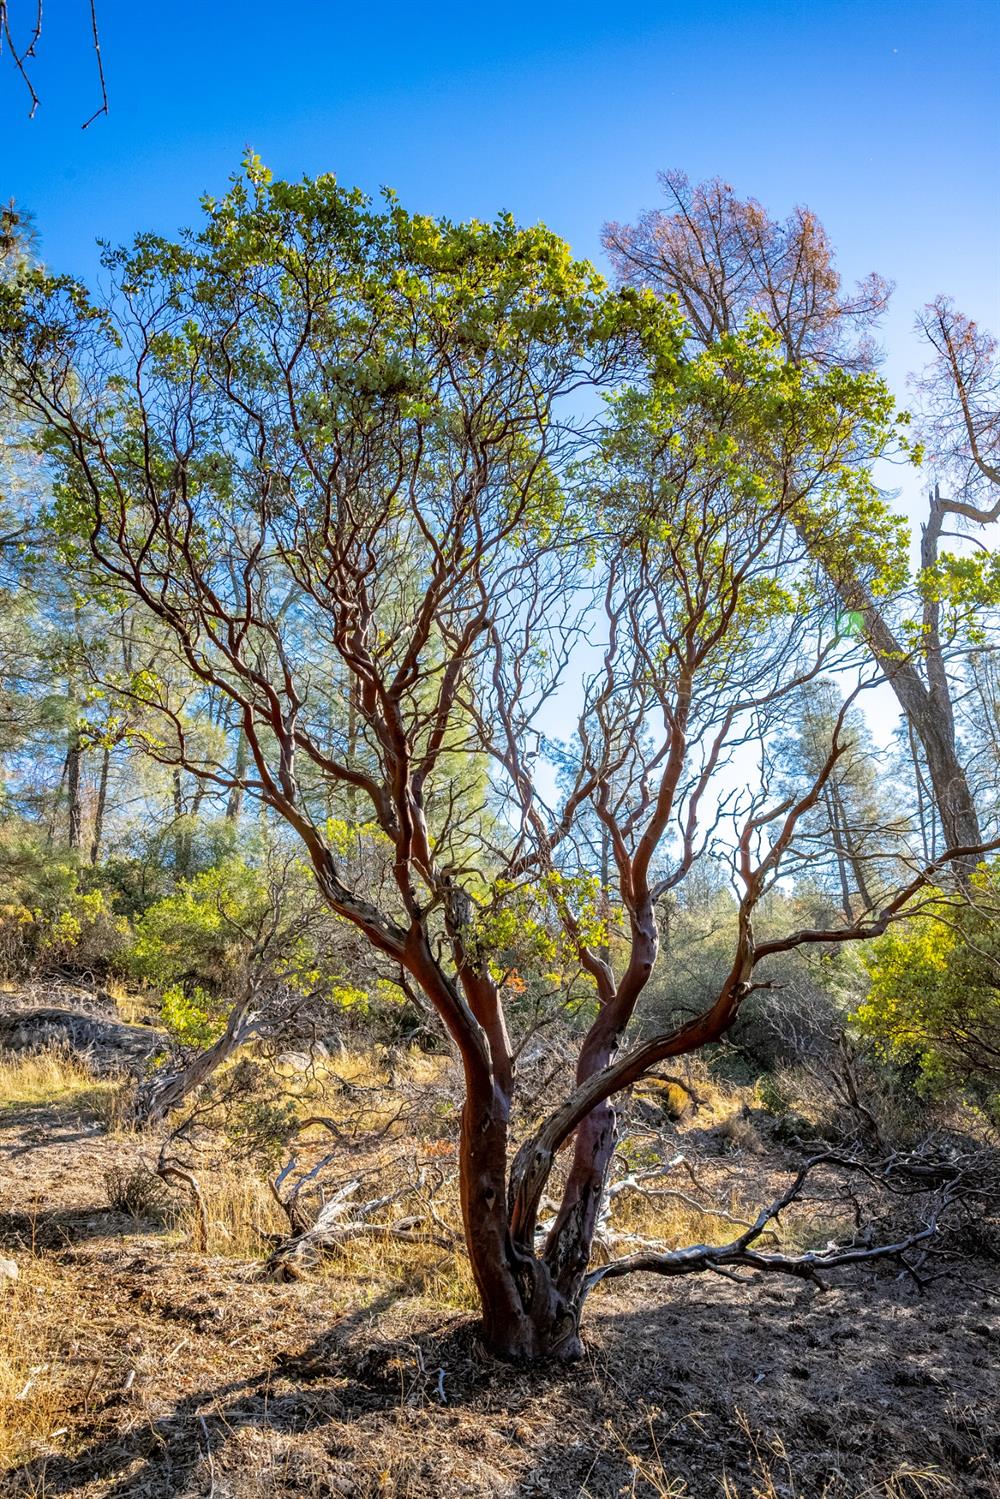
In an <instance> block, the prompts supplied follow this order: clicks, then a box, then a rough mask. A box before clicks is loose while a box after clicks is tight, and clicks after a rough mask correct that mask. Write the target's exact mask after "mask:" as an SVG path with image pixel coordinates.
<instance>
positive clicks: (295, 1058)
mask: <svg viewBox="0 0 1000 1499" xmlns="http://www.w3.org/2000/svg"><path fill="white" fill-rule="evenodd" d="M274 1065H275V1067H276V1068H277V1069H279V1070H281V1071H284V1072H311V1071H312V1067H313V1059H312V1057H310V1056H307V1055H306V1053H305V1052H304V1051H283V1052H281V1054H280V1055H279V1056H277V1057H275V1059H274Z"/></svg>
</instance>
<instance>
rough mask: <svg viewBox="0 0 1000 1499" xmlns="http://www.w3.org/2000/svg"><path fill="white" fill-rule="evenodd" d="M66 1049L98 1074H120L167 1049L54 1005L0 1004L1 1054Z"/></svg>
mask: <svg viewBox="0 0 1000 1499" xmlns="http://www.w3.org/2000/svg"><path fill="white" fill-rule="evenodd" d="M52 1049H56V1050H62V1051H68V1052H74V1053H76V1054H77V1055H80V1056H85V1057H86V1058H87V1060H88V1062H89V1063H90V1064H91V1066H92V1067H93V1068H94V1070H95V1071H97V1072H103V1073H122V1072H128V1071H132V1070H134V1069H135V1068H136V1067H139V1066H141V1065H142V1064H143V1063H144V1062H145V1061H146V1059H147V1057H149V1056H151V1055H152V1054H153V1053H154V1052H157V1051H161V1050H162V1049H163V1038H162V1037H161V1036H159V1035H158V1034H157V1033H156V1032H155V1031H150V1030H149V1029H144V1028H143V1027H141V1026H138V1025H126V1024H125V1022H124V1021H122V1020H111V1019H105V1018H104V1017H103V1016H99V1015H93V1014H86V1013H85V1012H84V1011H82V1010H70V1009H63V1008H61V1007H57V1006H55V1005H34V1006H24V1005H13V1006H11V1007H9V1008H8V1007H4V1006H2V1005H0V1051H12V1052H28V1053H30V1052H38V1051H48V1050H52Z"/></svg>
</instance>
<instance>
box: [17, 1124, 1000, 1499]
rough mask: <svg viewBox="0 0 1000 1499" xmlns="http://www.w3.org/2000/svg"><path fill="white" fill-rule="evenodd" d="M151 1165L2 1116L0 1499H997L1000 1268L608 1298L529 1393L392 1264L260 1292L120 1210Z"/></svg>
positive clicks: (66, 1132)
mask: <svg viewBox="0 0 1000 1499" xmlns="http://www.w3.org/2000/svg"><path fill="white" fill-rule="evenodd" d="M136 1149H137V1147H136V1146H135V1144H134V1143H131V1142H130V1141H129V1140H128V1139H123V1138H121V1137H116V1136H113V1135H109V1134H107V1133H105V1131H104V1129H103V1126H102V1125H101V1124H100V1123H99V1122H98V1121H97V1120H96V1119H95V1118H94V1117H93V1115H92V1114H91V1112H90V1111H89V1109H88V1107H87V1105H86V1102H85V1101H83V1102H81V1099H80V1097H78V1096H76V1095H71V1096H70V1097H69V1098H68V1100H65V1101H63V1102H58V1101H57V1102H56V1103H55V1104H52V1103H35V1104H20V1103H16V1102H15V1103H11V1101H9V1100H8V1102H7V1104H6V1106H4V1100H3V1099H2V1098H0V1256H3V1257H6V1258H10V1259H13V1260H14V1261H15V1262H16V1264H17V1266H18V1271H19V1274H18V1277H17V1279H16V1280H14V1281H10V1282H8V1283H7V1285H6V1289H0V1329H2V1334H0V1335H3V1334H5V1335H6V1338H7V1342H8V1347H7V1349H6V1350H0V1360H2V1358H3V1357H4V1356H5V1355H6V1357H7V1359H8V1364H9V1366H10V1365H11V1361H16V1360H18V1359H19V1360H20V1361H21V1366H22V1367H21V1373H20V1374H18V1375H17V1378H16V1379H15V1381H14V1383H15V1384H17V1385H19V1386H20V1384H21V1379H22V1377H23V1388H17V1389H14V1388H13V1385H11V1386H10V1390H11V1393H10V1395H9V1398H8V1401H7V1409H6V1411H4V1412H2V1416H3V1420H4V1421H5V1422H6V1429H7V1430H8V1431H10V1430H15V1431H18V1432H19V1451H18V1453H17V1455H16V1457H15V1458H14V1460H13V1461H12V1462H11V1463H10V1464H9V1465H8V1467H7V1470H6V1472H5V1473H4V1475H3V1476H2V1479H0V1493H2V1494H3V1495H4V1496H6V1495H10V1496H20V1495H35V1496H43V1495H46V1496H54V1495H77V1496H81V1499H83V1496H87V1499H91V1496H93V1499H97V1496H102V1499H112V1496H115V1499H124V1496H136V1499H140V1496H150V1499H152V1496H156V1499H168V1496H170V1499H195V1496H199V1499H258V1496H260V1499H264V1496H283V1499H284V1496H289V1499H291V1496H297V1495H304V1496H338V1495H357V1496H361V1499H364V1496H369V1495H398V1496H413V1499H417V1496H419V1499H446V1496H447V1499H454V1496H470V1499H472V1496H477V1499H478V1496H491V1495H497V1496H510V1499H514V1496H517V1499H548V1496H552V1499H569V1496H589V1499H613V1496H615V1499H617V1496H623V1495H624V1496H633V1499H640V1496H641V1499H647V1496H648V1499H660V1496H671V1499H679V1496H687V1499H716V1496H721V1499H821V1496H825V1499H862V1496H875V1495H884V1496H888V1499H891V1496H900V1499H902V1496H907V1499H909V1496H914V1499H922V1496H925V1495H926V1496H932V1495H948V1496H952V1495H956V1496H967V1499H1000V1394H998V1392H1000V1379H998V1354H1000V1305H998V1301H997V1299H996V1293H997V1292H998V1291H1000V1285H998V1277H997V1266H996V1265H995V1264H993V1265H977V1266H974V1267H972V1268H971V1269H970V1272H969V1274H968V1276H967V1277H966V1280H965V1281H964V1282H962V1283H959V1282H956V1281H942V1282H937V1283H935V1284H934V1285H932V1286H930V1287H929V1288H928V1289H927V1290H926V1291H925V1292H923V1293H920V1292H919V1291H918V1290H917V1289H916V1288H915V1287H914V1286H913V1285H912V1283H910V1282H908V1281H906V1280H900V1279H898V1278H897V1277H896V1275H895V1272H894V1271H886V1270H883V1271H881V1272H878V1273H876V1272H875V1271H874V1270H872V1269H870V1268H867V1269H865V1270H863V1271H856V1272H853V1273H851V1274H846V1273H845V1274H842V1275H841V1278H840V1280H839V1281H838V1283H837V1284H836V1285H835V1286H834V1287H833V1288H831V1289H830V1290H828V1291H827V1292H825V1293H820V1292H818V1291H816V1290H815V1289H813V1288H812V1287H806V1288H803V1286H802V1285H800V1284H799V1283H798V1282H787V1283H786V1282H784V1281H779V1280H777V1279H776V1278H774V1277H766V1278H764V1277H756V1278H755V1279H754V1281H753V1282H752V1283H750V1284H746V1285H735V1284H732V1283H731V1282H728V1281H726V1280H723V1279H721V1278H713V1279H711V1280H708V1279H706V1278H703V1277H691V1278H687V1279H683V1280H675V1281H669V1282H657V1281H652V1280H639V1279H637V1280H634V1281H629V1282H616V1283H615V1284H614V1286H613V1288H612V1287H610V1286H609V1287H607V1288H601V1289H600V1290H599V1291H598V1292H597V1293H595V1295H594V1296H593V1298H592V1300H591V1302H590V1304H589V1314H588V1320H587V1323H586V1335H587V1356H586V1358H585V1360H584V1361H583V1362H582V1363H580V1364H577V1365H575V1366H572V1367H569V1368H565V1367H564V1368H545V1369H539V1370H534V1371H531V1372H527V1373H525V1372H524V1371H517V1370H514V1369H511V1368H509V1367H507V1366H506V1365H504V1364H502V1363H500V1362H498V1361H496V1360H494V1359H492V1358H490V1357H489V1356H488V1355H487V1354H486V1353H484V1352H483V1350H482V1349H481V1348H480V1347H479V1345H478V1343H477V1340H476V1337H475V1320H474V1316H473V1315H472V1313H471V1312H470V1311H469V1310H466V1309H464V1308H461V1307H455V1306H454V1305H453V1306H450V1307H449V1306H448V1305H447V1304H445V1302H446V1298H445V1297H443V1296H442V1294H441V1286H442V1284H446V1281H447V1276H446V1275H444V1276H442V1275H441V1274H439V1273H435V1274H433V1275H429V1274H428V1273H427V1271H426V1269H425V1270H418V1271H414V1270H413V1268H412V1267H410V1268H406V1267H405V1266H402V1265H399V1266H395V1267H394V1264H393V1256H392V1253H391V1251H390V1252H389V1254H388V1255H387V1256H386V1257H385V1260H384V1266H383V1272H382V1273H380V1274H374V1273H373V1274H370V1275H368V1276H367V1277H365V1278H359V1277H358V1276H357V1274H356V1273H347V1272H345V1271H344V1270H343V1269H342V1268H341V1267H339V1266H338V1264H337V1263H336V1262H335V1261H334V1262H331V1264H330V1265H329V1266H328V1267H327V1268H326V1269H325V1270H324V1271H323V1272H321V1273H318V1274H316V1275H315V1276H313V1277H311V1278H309V1279H307V1280H302V1281H298V1282H294V1283H291V1284H271V1283H266V1282H262V1281H261V1279H260V1276H259V1267H258V1265H257V1264H255V1263H253V1262H250V1261H247V1260H239V1259H236V1258H220V1257H209V1256H199V1255H196V1254H193V1253H192V1252H191V1251H190V1249H189V1248H188V1247H186V1246H185V1245H184V1244H183V1243H182V1242H179V1240H178V1236H177V1234H176V1232H171V1231H170V1230H169V1229H168V1228H165V1227H163V1226H157V1225H155V1224H151V1223H150V1222H142V1221H136V1220H133V1219H132V1218H130V1217H128V1216H126V1215H122V1214H120V1213H115V1212H113V1211H111V1210H110V1209H109V1208H108V1206H107V1203H106V1197H107V1193H106V1189H105V1188H104V1186H103V1185H102V1184H103V1179H104V1172H105V1171H106V1170H107V1168H108V1166H109V1165H111V1164H115V1163H120V1162H122V1161H123V1160H124V1161H126V1162H127V1161H128V1159H129V1158H130V1156H134V1154H135V1152H136ZM768 1164H769V1163H768V1162H766V1161H765V1162H761V1161H759V1160H756V1159H755V1160H753V1161H751V1162H749V1163H748V1169H750V1170H754V1171H758V1172H761V1173H763V1174H764V1175H766V1171H767V1168H768ZM771 1164H773V1163H771ZM397 1272H398V1273H397ZM15 1343H16V1348H15V1346H14V1345H15Z"/></svg>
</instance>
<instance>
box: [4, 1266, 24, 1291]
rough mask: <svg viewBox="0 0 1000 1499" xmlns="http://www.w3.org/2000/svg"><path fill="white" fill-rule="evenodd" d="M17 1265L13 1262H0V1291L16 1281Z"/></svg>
mask: <svg viewBox="0 0 1000 1499" xmlns="http://www.w3.org/2000/svg"><path fill="white" fill-rule="evenodd" d="M19 1273H20V1272H19V1271H18V1268H17V1265H16V1264H15V1262H14V1261H13V1260H0V1290H2V1289H3V1287H4V1286H6V1285H8V1284H9V1283H10V1282H12V1281H15V1280H17V1277H18V1274H19Z"/></svg>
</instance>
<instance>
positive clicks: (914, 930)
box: [853, 863, 1000, 1120]
mask: <svg viewBox="0 0 1000 1499" xmlns="http://www.w3.org/2000/svg"><path fill="white" fill-rule="evenodd" d="M998 914H1000V865H998V864H996V863H994V864H992V865H990V866H985V865H984V866H981V867H980V869H979V871H978V873H977V874H976V876H975V878H974V881H973V889H972V893H971V899H970V900H969V901H967V902H966V903H964V904H962V905H956V904H955V903H953V902H947V901H945V899H944V897H942V898H941V900H940V902H938V903H937V904H935V905H932V906H931V907H929V908H928V909H926V910H925V911H924V912H923V913H921V914H920V915H917V916H914V917H913V918H912V919H910V920H909V921H907V922H905V923H904V924H901V925H899V926H896V927H893V928H890V930H889V931H888V932H886V934H885V936H884V937H881V938H879V940H878V941H877V942H875V943H873V944H872V946H871V948H870V949H869V950H868V952H867V953H866V954H865V963H866V967H867V969H868V974H869V977H870V981H871V982H870V988H869V991H868V994H867V997H866V998H865V1000H864V1002H863V1003H862V1004H861V1005H859V1007H858V1009H857V1011H856V1013H855V1015H854V1017H853V1018H854V1020H855V1022H856V1024H857V1025H858V1027H859V1028H860V1030H861V1031H862V1033H863V1034H864V1035H866V1036H868V1037H870V1038H871V1039H872V1040H873V1041H874V1042H875V1043H876V1045H877V1046H878V1047H879V1048H880V1050H881V1051H882V1053H883V1055H885V1056H887V1057H890V1058H893V1059H895V1060H897V1061H900V1062H903V1063H906V1062H913V1063H915V1064H916V1065H917V1067H918V1068H919V1082H918V1087H919V1089H920V1091H921V1092H923V1093H924V1094H926V1095H928V1096H931V1097H941V1096H944V1095H947V1094H949V1093H954V1092H956V1091H960V1092H962V1093H964V1094H965V1095H966V1096H967V1097H968V1098H969V1099H970V1100H971V1101H972V1102H973V1103H975V1104H977V1105H978V1106H979V1107H980V1108H982V1109H983V1110H984V1111H985V1112H986V1113H987V1114H988V1115H989V1116H990V1117H991V1118H992V1119H994V1120H1000V925H998V921H997V917H998Z"/></svg>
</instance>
